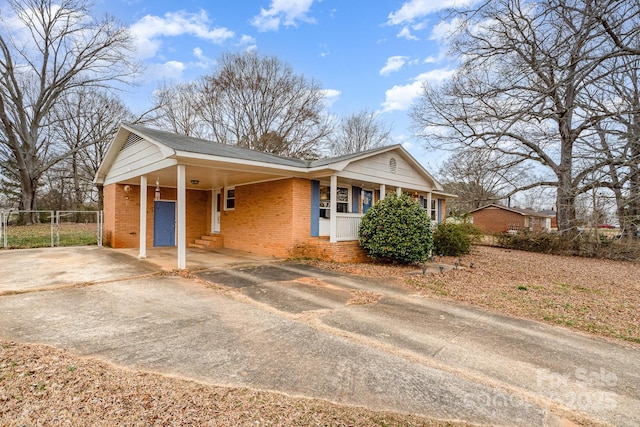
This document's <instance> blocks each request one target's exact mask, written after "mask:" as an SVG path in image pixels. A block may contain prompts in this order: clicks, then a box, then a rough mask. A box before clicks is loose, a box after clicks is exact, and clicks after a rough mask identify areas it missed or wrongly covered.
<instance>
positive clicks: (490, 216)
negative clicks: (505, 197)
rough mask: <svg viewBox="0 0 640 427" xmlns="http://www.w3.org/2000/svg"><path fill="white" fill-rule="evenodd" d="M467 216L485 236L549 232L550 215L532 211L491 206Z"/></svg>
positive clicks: (476, 210)
mask: <svg viewBox="0 0 640 427" xmlns="http://www.w3.org/2000/svg"><path fill="white" fill-rule="evenodd" d="M469 214H470V215H471V217H472V218H473V225H475V226H476V227H478V228H479V229H480V230H482V232H483V233H485V234H490V233H516V232H518V231H525V230H526V231H549V230H551V215H546V214H543V213H540V212H536V211H534V210H532V209H519V208H509V207H506V206H501V205H495V204H491V205H487V206H483V207H481V208H478V209H475V210H473V211H471V212H469Z"/></svg>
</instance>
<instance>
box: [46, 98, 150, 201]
mask: <svg viewBox="0 0 640 427" xmlns="http://www.w3.org/2000/svg"><path fill="white" fill-rule="evenodd" d="M52 114H53V117H54V119H55V120H54V121H53V123H52V132H54V134H55V138H56V140H58V141H62V142H61V143H60V144H59V145H60V147H59V148H58V149H59V150H60V151H62V152H63V153H68V156H67V157H65V158H64V159H63V160H62V161H60V163H58V164H57V165H56V166H55V167H54V168H52V169H50V171H52V172H53V174H54V175H56V176H57V180H54V181H51V180H50V185H49V190H54V189H56V188H57V187H58V186H59V187H64V186H65V184H70V187H71V189H70V191H69V196H70V197H69V198H70V200H71V207H73V209H76V210H80V209H82V207H83V206H85V205H86V204H87V203H94V206H96V205H97V206H99V207H101V206H102V188H98V192H97V193H96V192H95V188H94V185H93V178H94V177H95V174H96V173H97V171H98V168H99V167H100V164H101V163H102V160H103V159H104V156H105V155H106V152H107V149H108V148H109V145H110V144H111V141H112V140H113V138H114V136H115V134H116V132H117V131H118V128H119V126H120V123H122V122H130V123H131V122H134V123H135V122H139V121H140V120H141V118H140V117H135V116H134V115H133V113H131V112H130V111H129V109H128V108H127V107H126V106H125V105H124V104H123V103H122V101H121V100H120V99H119V98H118V97H116V96H114V95H112V94H109V93H108V92H106V91H103V90H99V89H96V88H92V87H82V88H78V89H76V90H74V91H69V92H67V93H65V94H64V95H63V96H61V98H60V99H59V101H58V104H57V106H56V108H55V110H54V111H53V112H52ZM55 169H57V170H55ZM56 183H57V184H58V185H56ZM59 190H60V191H59V192H60V193H61V194H64V193H65V192H64V191H63V190H62V188H59ZM94 195H97V197H94Z"/></svg>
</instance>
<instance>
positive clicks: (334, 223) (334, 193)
mask: <svg viewBox="0 0 640 427" xmlns="http://www.w3.org/2000/svg"><path fill="white" fill-rule="evenodd" d="M329 192H330V194H331V195H330V196H329V197H330V198H331V203H330V205H331V206H329V242H331V243H335V242H337V241H338V239H337V234H338V233H337V232H338V220H337V218H336V213H337V212H338V210H337V209H336V208H337V206H338V177H337V176H335V175H331V188H330V189H329Z"/></svg>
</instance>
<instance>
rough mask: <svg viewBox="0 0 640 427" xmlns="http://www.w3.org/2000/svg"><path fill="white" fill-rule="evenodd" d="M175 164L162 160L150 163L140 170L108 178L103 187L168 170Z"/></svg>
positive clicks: (173, 160) (171, 160)
mask: <svg viewBox="0 0 640 427" xmlns="http://www.w3.org/2000/svg"><path fill="white" fill-rule="evenodd" d="M177 164H178V161H177V160H176V159H164V160H161V161H159V162H156V163H152V164H150V165H146V166H144V167H141V168H136V169H134V170H130V171H129V172H127V173H122V174H119V175H117V176H113V177H108V178H106V179H105V180H104V183H103V185H109V184H115V183H118V182H122V181H126V180H128V179H132V178H137V177H139V176H142V175H146V174H148V173H151V172H155V171H158V170H161V169H165V168H169V167H171V166H175V165H177Z"/></svg>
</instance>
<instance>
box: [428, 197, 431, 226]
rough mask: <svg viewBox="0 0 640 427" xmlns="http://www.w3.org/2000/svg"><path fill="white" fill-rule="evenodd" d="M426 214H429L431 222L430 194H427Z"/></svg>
mask: <svg viewBox="0 0 640 427" xmlns="http://www.w3.org/2000/svg"><path fill="white" fill-rule="evenodd" d="M427 213H428V214H429V221H431V192H428V193H427Z"/></svg>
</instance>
